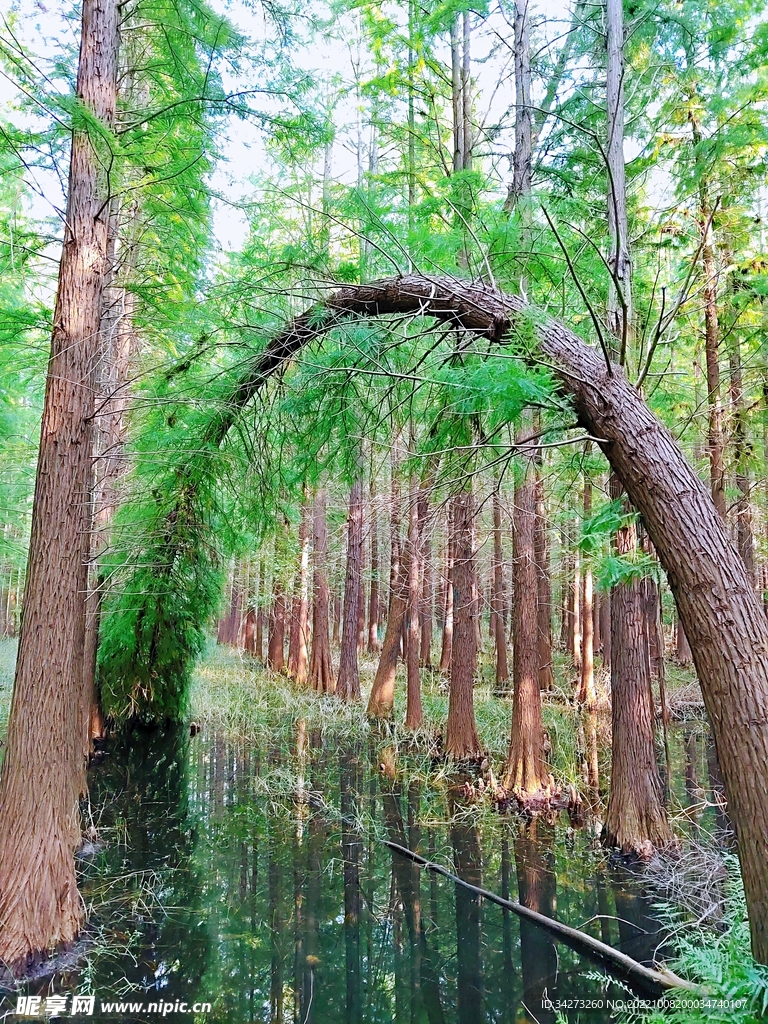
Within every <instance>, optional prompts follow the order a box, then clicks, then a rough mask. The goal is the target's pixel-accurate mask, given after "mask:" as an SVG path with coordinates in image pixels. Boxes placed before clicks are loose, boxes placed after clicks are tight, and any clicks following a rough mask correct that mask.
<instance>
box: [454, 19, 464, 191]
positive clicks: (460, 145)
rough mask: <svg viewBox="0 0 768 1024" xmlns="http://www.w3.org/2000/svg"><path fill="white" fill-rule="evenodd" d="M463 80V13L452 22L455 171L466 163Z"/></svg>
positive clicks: (455, 172)
mask: <svg viewBox="0 0 768 1024" xmlns="http://www.w3.org/2000/svg"><path fill="white" fill-rule="evenodd" d="M461 86H462V82H461V14H458V13H457V14H456V15H455V16H454V20H453V21H452V22H451V105H452V110H453V172H454V174H457V173H458V172H459V171H460V170H461V169H462V167H463V163H464V103H463V95H462V87H461Z"/></svg>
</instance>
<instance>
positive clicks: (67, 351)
mask: <svg viewBox="0 0 768 1024" xmlns="http://www.w3.org/2000/svg"><path fill="white" fill-rule="evenodd" d="M117 51H118V5H117V2H116V0H84V2H83V9H82V37H81V43H80V62H79V67H78V75H77V87H76V92H77V97H78V100H79V101H80V104H81V106H82V109H81V110H76V112H75V115H74V117H75V121H74V130H73V134H72V149H71V155H70V169H69V185H68V193H67V209H66V215H65V221H64V244H63V248H62V255H61V262H60V265H59V279H58V291H57V296H56V306H55V310H54V316H53V334H52V339H51V354H50V360H49V364H48V375H47V381H46V392H45V403H44V407H43V419H42V429H41V435H40V453H39V461H38V468H37V479H36V483H35V501H34V511H33V515H32V532H31V539H30V548H29V562H28V569H27V584H26V590H25V594H24V617H23V621H22V626H21V633H20V637H19V653H18V661H17V665H16V680H15V686H14V692H13V703H12V706H11V714H10V719H9V723H8V737H7V747H6V753H5V758H4V760H3V766H2V773H1V774H0V960H2V961H4V962H5V963H6V964H7V965H8V966H9V967H10V968H11V969H12V970H14V971H19V970H22V969H23V968H24V966H25V964H26V962H27V959H28V957H29V956H30V955H36V954H45V953H46V952H47V951H48V950H49V949H51V948H53V947H56V946H59V945H61V944H63V943H68V942H71V941H72V940H73V939H74V938H75V936H76V935H77V933H78V931H79V929H80V924H81V921H82V914H83V910H82V901H81V899H80V896H79V893H78V891H77V885H76V881H75V866H74V857H73V855H74V851H75V848H76V846H77V844H78V842H79V840H80V821H79V807H78V801H79V797H80V795H81V793H82V792H83V789H84V787H85V774H84V768H85V760H84V754H83V746H82V735H83V728H82V724H83V717H82V716H83V715H84V714H85V713H86V696H87V695H86V693H85V688H84V683H83V680H84V658H85V594H86V591H87V580H88V577H87V558H88V542H89V536H90V534H89V529H88V518H87V513H88V506H89V491H90V484H91V469H92V463H91V421H92V418H93V412H94V390H95V380H94V368H95V366H96V361H97V360H96V356H97V352H98V344H99V321H100V315H101V302H102V292H103V287H104V280H105V273H106V270H107V235H108V223H107V222H108V218H109V201H108V200H109V194H108V190H107V175H106V167H107V165H108V157H109V153H108V146H107V141H106V140H108V138H109V129H110V125H111V123H112V121H113V118H114V114H115V97H116V78H117Z"/></svg>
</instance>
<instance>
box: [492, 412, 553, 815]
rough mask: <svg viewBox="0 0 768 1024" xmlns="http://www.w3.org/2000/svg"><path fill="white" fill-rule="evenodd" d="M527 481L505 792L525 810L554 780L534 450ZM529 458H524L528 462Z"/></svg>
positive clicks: (521, 500)
mask: <svg viewBox="0 0 768 1024" xmlns="http://www.w3.org/2000/svg"><path fill="white" fill-rule="evenodd" d="M532 432H533V431H532V424H531V418H530V415H529V416H528V417H527V422H524V423H523V425H522V426H521V427H520V430H519V432H518V439H517V443H518V445H519V446H520V447H521V448H522V446H524V445H525V444H526V442H527V441H528V438H529V437H530V435H531V433H532ZM530 447H531V449H532V451H530V452H529V453H528V458H526V461H525V464H524V472H523V476H522V479H521V480H520V481H519V482H516V483H515V506H514V512H513V514H512V524H513V531H512V566H513V569H512V573H513V585H512V589H513V591H514V594H515V601H514V606H513V610H512V623H513V641H512V675H513V683H514V696H513V702H512V736H511V739H510V744H509V755H508V758H507V765H506V770H505V774H504V787H505V789H507V790H508V791H509V792H510V793H511V794H512V795H513V796H514V797H515V798H516V800H517V801H518V802H519V803H520V804H521V805H522V806H523V807H526V808H535V807H537V806H539V805H542V804H546V803H547V802H548V800H549V797H550V795H551V790H552V776H551V775H550V774H549V771H548V769H547V765H546V762H545V759H544V726H543V724H542V719H541V689H540V686H539V668H540V659H539V623H538V576H537V569H536V558H535V532H536V480H535V474H534V467H533V464H532V459H531V455H534V454H535V442H534V444H533V445H531V446H530ZM524 457H525V456H524Z"/></svg>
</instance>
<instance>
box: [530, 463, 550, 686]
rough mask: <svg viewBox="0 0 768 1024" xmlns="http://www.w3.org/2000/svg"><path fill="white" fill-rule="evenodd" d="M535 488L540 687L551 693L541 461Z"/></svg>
mask: <svg viewBox="0 0 768 1024" xmlns="http://www.w3.org/2000/svg"><path fill="white" fill-rule="evenodd" d="M534 473H535V487H536V522H535V524H534V537H533V547H534V556H535V559H536V585H537V597H538V601H537V608H538V612H537V616H538V623H539V686H540V687H541V689H542V690H551V689H553V687H554V685H555V677H554V673H553V671H552V584H551V582H550V578H549V543H548V540H547V523H546V518H545V506H544V477H543V476H542V473H541V460H540V458H537V460H536V465H535V467H534Z"/></svg>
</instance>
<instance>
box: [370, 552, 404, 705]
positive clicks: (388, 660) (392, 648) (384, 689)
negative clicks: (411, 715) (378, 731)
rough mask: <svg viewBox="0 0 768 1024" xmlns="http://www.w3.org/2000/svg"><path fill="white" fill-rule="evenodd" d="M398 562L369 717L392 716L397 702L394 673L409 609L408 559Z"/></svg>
mask: <svg viewBox="0 0 768 1024" xmlns="http://www.w3.org/2000/svg"><path fill="white" fill-rule="evenodd" d="M405 563H406V564H403V563H401V564H400V565H399V571H398V576H397V579H396V580H395V581H394V586H393V587H392V591H391V594H390V600H389V615H388V616H387V629H386V632H385V633H384V641H383V643H382V645H381V654H380V656H379V665H378V668H377V669H376V675H375V677H374V680H373V686H372V687H371V695H370V697H369V698H368V708H367V714H368V716H369V717H370V718H389V716H390V715H391V714H392V708H393V707H394V703H395V675H396V673H397V662H398V659H399V658H400V641H401V638H402V632H403V621H404V619H405V613H406V610H407V608H408V579H409V571H408V565H407V559H405Z"/></svg>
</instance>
